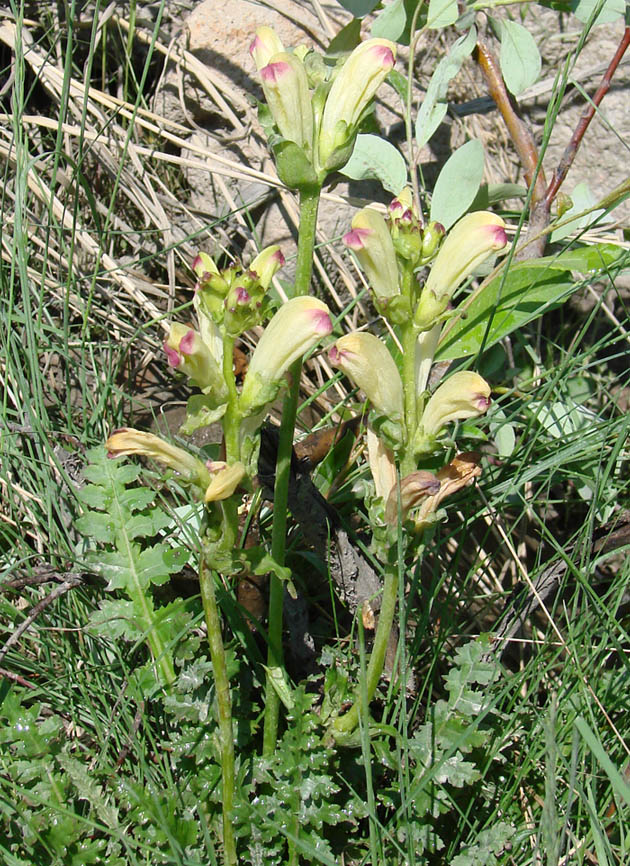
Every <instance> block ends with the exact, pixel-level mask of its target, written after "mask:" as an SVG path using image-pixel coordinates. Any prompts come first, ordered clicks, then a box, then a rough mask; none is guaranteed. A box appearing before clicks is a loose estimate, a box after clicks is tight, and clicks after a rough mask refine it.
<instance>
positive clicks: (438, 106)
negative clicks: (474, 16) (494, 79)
mask: <svg viewBox="0 0 630 866" xmlns="http://www.w3.org/2000/svg"><path fill="white" fill-rule="evenodd" d="M476 41H477V31H476V29H475V28H474V27H471V28H470V30H469V31H468V33H466V34H464V36H460V38H459V39H458V40H457V42H454V43H453V45H452V46H451V50H450V51H449V53H448V54H447V56H446V57H443V58H442V60H440V62H439V63H438V65H437V66H436V67H435V71H434V72H433V75H432V76H431V80H430V81H429V86H428V87H427V92H426V95H425V97H424V100H423V102H422V105H421V106H420V110H419V111H418V116H417V118H416V141H417V142H418V147H424V145H425V144H426V143H427V141H428V140H429V139H430V138H431V136H432V135H433V133H434V132H435V130H436V129H437V128H438V126H439V125H440V123H442V120H443V118H444V115H445V114H446V110H447V108H448V103H447V101H446V93H447V91H448V85H449V84H450V82H451V81H452V79H453V78H455V76H456V75H457V73H458V72H459V70H460V69H461V66H462V63H463V62H464V60H465V59H466V58H467V57H468V55H469V54H470V52H471V51H472V50H473V48H474V47H475V43H476Z"/></svg>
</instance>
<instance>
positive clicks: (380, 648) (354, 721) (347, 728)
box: [331, 566, 398, 739]
mask: <svg viewBox="0 0 630 866" xmlns="http://www.w3.org/2000/svg"><path fill="white" fill-rule="evenodd" d="M397 595H398V571H397V568H396V566H389V567H388V569H387V571H386V572H385V582H384V584H383V598H382V601H381V610H380V613H379V616H378V625H377V627H376V634H375V636H374V646H373V647H372V655H371V656H370V662H369V664H368V669H367V673H366V675H365V679H366V686H365V689H366V692H367V702H368V703H369V702H370V701H371V700H372V698H373V697H374V693H375V692H376V687H377V686H378V682H379V680H380V678H381V674H382V673H383V666H384V664H385V654H386V652H387V644H388V643H389V636H390V634H391V631H392V625H393V624H394V613H395V612H396V598H397ZM360 709H361V695H360V694H359V695H357V697H356V698H355V701H354V703H353V705H352V706H351V707H350V709H349V710H348V712H347V713H344V714H343V716H339V717H338V718H337V719H335V721H334V722H333V724H332V728H331V732H332V734H333V736H334V737H335V738H336V739H342V738H343V736H344V735H347V734H351V733H352V731H354V729H355V728H356V726H357V725H358V723H359V712H360Z"/></svg>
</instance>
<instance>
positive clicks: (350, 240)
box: [343, 207, 400, 299]
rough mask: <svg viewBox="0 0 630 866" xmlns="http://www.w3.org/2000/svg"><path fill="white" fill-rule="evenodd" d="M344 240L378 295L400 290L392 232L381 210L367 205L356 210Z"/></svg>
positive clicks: (384, 295)
mask: <svg viewBox="0 0 630 866" xmlns="http://www.w3.org/2000/svg"><path fill="white" fill-rule="evenodd" d="M343 242H344V244H345V245H346V246H347V247H349V248H350V249H351V250H352V251H353V252H354V253H355V255H356V257H357V258H358V260H359V263H360V265H361V267H362V268H363V270H364V271H365V275H366V277H367V280H368V283H369V284H370V286H371V288H372V289H373V290H374V293H375V295H376V296H377V298H379V299H384V298H393V297H395V296H396V295H399V294H400V286H399V284H398V265H397V263H396V253H395V251H394V244H393V242H392V236H391V235H390V233H389V229H388V228H387V224H386V222H385V220H384V219H383V217H382V216H381V214H380V213H378V211H375V210H374V209H373V208H369V207H365V208H363V210H360V211H359V212H358V213H357V214H355V215H354V218H353V220H352V231H349V232H348V233H347V234H345V235H344V236H343Z"/></svg>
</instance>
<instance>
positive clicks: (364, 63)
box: [319, 39, 396, 170]
mask: <svg viewBox="0 0 630 866" xmlns="http://www.w3.org/2000/svg"><path fill="white" fill-rule="evenodd" d="M395 59H396V46H395V45H394V43H393V42H390V41H389V40H388V39H368V40H367V41H365V42H362V43H361V44H360V45H358V46H357V47H356V48H355V49H354V51H353V52H352V54H351V55H350V56H349V57H348V59H347V60H346V62H345V63H344V65H343V66H342V67H341V69H339V71H338V72H337V73H336V75H335V78H334V80H333V83H332V86H331V88H330V91H329V93H328V96H327V98H326V104H325V106H324V112H323V114H322V121H321V125H320V132H319V166H320V168H321V169H328V170H332V169H335V168H339V167H340V166H339V165H338V164H337V159H336V158H335V157H336V154H335V151H337V150H340V149H343V148H345V147H346V145H347V144H348V143H349V141H351V140H352V138H353V136H354V134H355V133H356V128H357V125H358V124H359V122H360V120H361V119H362V117H363V113H364V111H365V109H366V108H367V107H368V105H369V104H370V101H371V100H372V98H373V97H374V95H375V93H376V91H377V90H378V88H379V87H380V86H381V84H382V83H383V81H384V80H385V77H386V76H387V73H388V72H389V71H390V69H392V68H393V66H394V62H395ZM349 156H350V154H348V155H347V156H346V157H345V159H344V160H343V162H342V163H341V164H342V165H343V163H344V162H347V160H348V158H349Z"/></svg>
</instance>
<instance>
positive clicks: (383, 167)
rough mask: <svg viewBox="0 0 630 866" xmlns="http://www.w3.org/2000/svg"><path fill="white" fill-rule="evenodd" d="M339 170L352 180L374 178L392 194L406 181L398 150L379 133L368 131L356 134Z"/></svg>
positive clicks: (405, 170)
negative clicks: (349, 155)
mask: <svg viewBox="0 0 630 866" xmlns="http://www.w3.org/2000/svg"><path fill="white" fill-rule="evenodd" d="M340 172H341V174H345V176H346V177H350V178H352V180H364V179H365V178H368V177H371V178H376V179H377V180H380V182H381V183H382V184H383V186H384V187H385V189H386V190H388V192H391V193H393V194H394V195H398V193H399V192H400V191H401V190H402V188H403V187H404V186H405V184H406V182H407V164H406V163H405V160H404V158H403V156H402V154H401V153H400V151H398V150H397V149H396V148H395V147H394V145H393V144H390V143H389V141H385V139H384V138H381V137H380V136H379V135H370V134H369V133H365V134H361V135H357V140H356V143H355V145H354V150H353V151H352V156H351V157H350V159H349V160H348V162H347V163H346V164H345V165H344V167H343V168H342V169H340Z"/></svg>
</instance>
